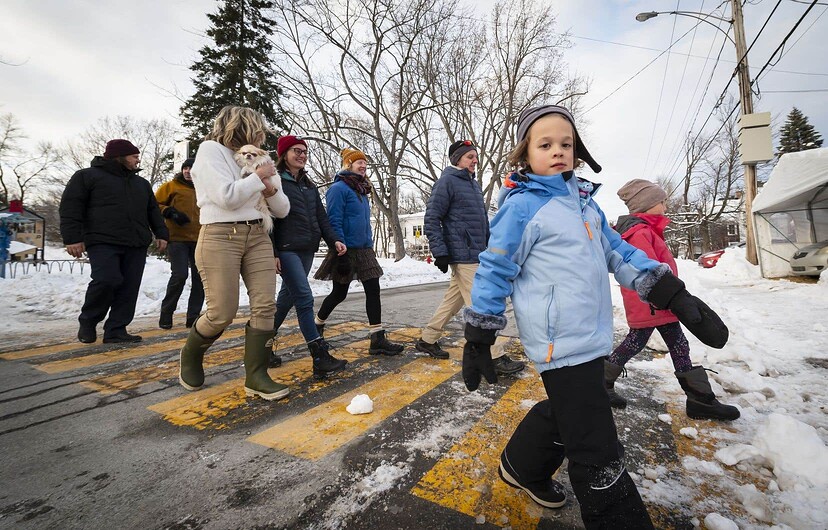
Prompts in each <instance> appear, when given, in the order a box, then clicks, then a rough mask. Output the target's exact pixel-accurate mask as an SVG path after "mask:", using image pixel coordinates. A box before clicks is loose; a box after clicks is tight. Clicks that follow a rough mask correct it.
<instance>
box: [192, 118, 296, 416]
mask: <svg viewBox="0 0 828 530" xmlns="http://www.w3.org/2000/svg"><path fill="white" fill-rule="evenodd" d="M267 131H268V127H267V125H265V122H264V119H263V118H262V116H261V114H259V113H258V112H256V111H254V110H253V109H249V108H247V107H234V106H227V107H224V108H223V109H221V111H220V112H219V114H218V116H217V117H216V121H215V123H214V124H213V130H212V132H210V134H208V135H207V138H206V140H205V141H204V142H203V143H202V144H201V146H200V147H199V149H198V154H197V155H196V158H195V162H194V164H193V167H192V176H193V184H194V186H195V192H196V200H197V203H198V206H199V208H200V209H201V210H200V221H201V230H200V232H199V235H198V242H197V244H196V251H195V259H196V265H197V266H198V272H199V274H200V275H201V280H202V282H203V283H204V293H205V295H206V300H207V310H206V311H205V312H204V313H203V314H202V315H201V316H200V317H199V318H198V319H197V320H196V321H195V323H194V324H193V327H192V328H190V335H189V336H188V337H187V342H186V344H185V345H184V347H183V348H182V349H181V368H180V372H179V381H180V382H181V385H182V386H183V387H184V388H186V389H187V390H198V389H199V388H201V386H202V385H203V384H204V367H203V360H204V353H205V352H206V351H207V348H209V347H210V346H211V345H212V344H213V342H215V340H216V339H218V338H219V336H220V335H221V334H222V333H223V332H224V330H225V329H226V328H227V326H229V325H230V323H231V322H233V319H234V318H235V316H236V312H237V311H238V308H239V275H241V278H242V280H243V281H244V284H245V286H246V287H247V293H248V296H249V298H250V321H249V322H248V323H247V327H246V328H245V340H244V371H245V382H244V390H245V393H246V394H247V395H258V396H261V397H262V398H264V399H267V400H273V399H280V398H283V397H285V396H287V395H288V393H289V392H290V389H289V388H288V387H286V386H285V385H281V384H279V383H276V382H274V381H273V380H272V379H271V378H270V376H269V375H268V373H267V367H268V361H269V358H270V350H271V349H270V342H271V341H272V339H273V326H272V324H273V314H274V312H275V310H276V307H275V305H274V303H273V298H274V295H275V292H276V267H275V264H274V262H273V246H272V245H271V242H270V238H269V237H268V234H267V232H266V231H265V230H264V228H263V226H262V214H261V213H260V212H259V210H258V209H257V208H256V204H257V202H258V201H259V198H260V197H264V198H265V200H266V202H267V206H268V209H269V210H270V213H271V214H272V215H273V216H274V217H276V218H282V217H285V216H286V215H287V214H288V211H289V210H290V203H289V202H288V198H287V197H286V196H285V194H284V193H283V192H282V190H281V189H280V187H279V183H278V179H270V177H271V176H273V175H275V174H276V170H275V168H274V167H273V164H266V165H263V166H261V167H259V168H257V169H256V172H255V173H253V174H251V175H249V176H247V178H243V177H242V176H241V172H240V170H239V166H238V165H237V163H236V160H235V159H234V155H235V154H236V151H237V150H238V149H239V148H241V147H242V146H243V145H246V144H251V145H254V146H256V147H259V146H261V145H262V144H263V143H264V141H265V134H266V132H267ZM274 181H275V182H274ZM274 184H275V185H274Z"/></svg>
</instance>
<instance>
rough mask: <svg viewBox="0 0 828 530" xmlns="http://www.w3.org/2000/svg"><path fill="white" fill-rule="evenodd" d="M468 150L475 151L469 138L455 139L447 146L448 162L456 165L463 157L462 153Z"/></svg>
mask: <svg viewBox="0 0 828 530" xmlns="http://www.w3.org/2000/svg"><path fill="white" fill-rule="evenodd" d="M469 151H477V148H476V147H475V146H474V144H473V143H471V141H470V140H457V141H456V142H454V143H453V144H451V147H449V152H448V154H449V162H450V163H451V165H452V166H456V165H457V162H459V161H460V159H461V158H463V155H465V154H466V153H468V152H469Z"/></svg>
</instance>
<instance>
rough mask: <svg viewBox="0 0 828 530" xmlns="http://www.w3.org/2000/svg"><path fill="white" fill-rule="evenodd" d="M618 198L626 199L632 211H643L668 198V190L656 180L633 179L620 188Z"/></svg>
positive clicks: (625, 201) (625, 202)
mask: <svg viewBox="0 0 828 530" xmlns="http://www.w3.org/2000/svg"><path fill="white" fill-rule="evenodd" d="M618 198H620V199H621V200H622V201H624V204H626V205H627V208H629V210H630V213H641V212H646V211H647V210H649V209H650V208H652V207H653V206H655V205H656V204H658V203H660V202H661V201H663V200H665V199H667V192H666V191H664V188H662V187H661V186H659V185H658V184H656V183H655V182H650V181H649V180H644V179H632V180H631V181H629V182H627V183H626V184H624V185H623V186H621V189H619V190H618Z"/></svg>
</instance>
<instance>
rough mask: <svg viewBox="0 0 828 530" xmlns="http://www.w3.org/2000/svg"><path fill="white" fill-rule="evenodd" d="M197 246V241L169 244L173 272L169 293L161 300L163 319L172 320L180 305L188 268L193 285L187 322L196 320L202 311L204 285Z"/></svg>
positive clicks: (168, 286)
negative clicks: (198, 261)
mask: <svg viewBox="0 0 828 530" xmlns="http://www.w3.org/2000/svg"><path fill="white" fill-rule="evenodd" d="M195 248H196V242H195V241H170V244H169V245H167V255H168V256H169V258H170V270H171V271H172V274H171V275H170V281H169V282H168V283H167V294H165V295H164V301H163V302H161V319H162V320H165V319H166V320H168V321H170V322H171V321H172V315H173V313H174V312H175V308H176V307H177V306H178V299H179V298H181V292H182V291H183V290H184V285H185V284H186V283H187V274H188V269H189V275H190V278H192V282H191V284H192V285H191V286H190V298H189V300H188V301H187V322H189V323H192V322H195V320H196V319H197V318H198V315H199V313H201V307H202V306H203V305H204V286H203V285H202V284H201V276H199V274H198V268H197V267H196V262H195Z"/></svg>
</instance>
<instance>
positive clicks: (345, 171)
mask: <svg viewBox="0 0 828 530" xmlns="http://www.w3.org/2000/svg"><path fill="white" fill-rule="evenodd" d="M367 169H368V161H367V160H366V158H365V153H363V152H362V151H359V150H358V149H349V148H345V149H343V150H342V170H341V171H340V172H339V173H337V174H336V176H335V177H334V183H333V184H332V185H331V187H330V188H329V189H328V192H327V193H326V194H325V200H326V202H327V207H328V218H329V219H330V221H331V226H332V227H333V229H334V231H336V233H337V234H339V238H340V241H344V242H345V245H346V246H347V247H348V252H347V253H345V254H344V255H342V256H337V254H336V252H330V251H329V252H328V255H327V256H326V257H325V260H324V261H323V262H322V264H321V265H320V266H319V270H318V271H317V272H316V275H315V276H314V277H315V278H316V279H317V280H331V281H333V290H332V291H331V294H329V295H328V296H327V298H325V300H324V301H323V302H322V307H320V308H319V312H318V313H317V314H316V327H317V328H318V329H319V333H320V334H321V333H322V331H323V330H324V328H325V320H326V319H327V318H328V316H330V314H331V312H332V311H333V310H334V308H335V307H336V306H337V305H339V304H340V303H341V302H342V301H343V300H345V298H346V297H347V296H348V286H349V285H350V284H351V280H353V279H354V278H356V279H357V280H359V281H361V282H362V287H363V289H364V290H365V311H366V313H367V314H368V323H369V324H370V326H371V346H370V348H369V350H368V351H369V353H370V354H372V355H398V354H399V353H401V352H402V351H403V346H402V345H401V344H396V343H393V342H391V341H389V340H388V338H387V337H386V336H385V329H384V328H383V325H382V305H381V303H380V286H379V279H380V276H382V267H380V264H379V262H378V261H377V255H376V254H375V253H374V238H373V235H372V234H371V202H370V200H369V196H370V195H371V190H372V188H371V183H370V182H368V179H367V178H366V176H365V173H366V171H367Z"/></svg>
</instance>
